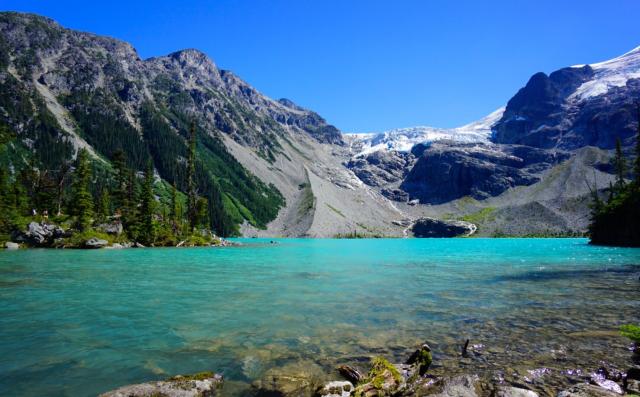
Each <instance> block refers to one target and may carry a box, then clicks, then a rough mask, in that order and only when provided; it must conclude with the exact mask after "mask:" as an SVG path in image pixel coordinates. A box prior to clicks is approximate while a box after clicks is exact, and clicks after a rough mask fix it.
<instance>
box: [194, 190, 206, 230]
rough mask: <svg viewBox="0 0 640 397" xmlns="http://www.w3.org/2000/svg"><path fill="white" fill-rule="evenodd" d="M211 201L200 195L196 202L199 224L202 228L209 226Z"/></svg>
mask: <svg viewBox="0 0 640 397" xmlns="http://www.w3.org/2000/svg"><path fill="white" fill-rule="evenodd" d="M208 207H209V203H208V201H207V199H206V198H204V197H198V202H197V204H196V211H197V214H198V215H197V221H196V223H197V226H198V227H200V228H207V227H208V226H209V208H208Z"/></svg>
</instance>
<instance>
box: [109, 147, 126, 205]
mask: <svg viewBox="0 0 640 397" xmlns="http://www.w3.org/2000/svg"><path fill="white" fill-rule="evenodd" d="M111 162H112V164H113V168H114V170H115V189H114V191H113V201H114V207H115V208H116V210H118V211H119V212H120V213H121V214H124V212H125V210H126V209H127V208H128V206H129V191H128V184H129V169H128V168H127V157H126V155H125V153H124V151H123V150H122V149H118V150H116V151H115V152H114V153H113V157H112V159H111Z"/></svg>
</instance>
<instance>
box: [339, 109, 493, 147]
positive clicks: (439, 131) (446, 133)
mask: <svg viewBox="0 0 640 397" xmlns="http://www.w3.org/2000/svg"><path fill="white" fill-rule="evenodd" d="M504 109H505V108H504V107H501V108H500V109H498V110H496V111H494V112H493V113H491V114H489V115H488V116H486V117H484V118H482V119H480V120H478V121H475V122H473V123H469V124H466V125H463V126H462V127H457V128H435V127H426V126H419V127H409V128H398V129H393V130H389V131H385V132H379V133H365V134H351V139H352V142H351V144H350V146H351V148H352V150H353V151H354V152H355V153H354V155H355V156H356V157H358V156H365V155H367V154H370V153H374V152H377V151H379V150H393V151H398V152H408V151H410V150H411V148H412V147H414V146H415V145H417V144H420V143H430V142H436V141H443V140H449V141H454V142H460V143H485V142H489V139H490V138H491V127H492V126H493V125H494V124H495V123H496V122H498V120H500V118H501V117H502V114H503V113H504Z"/></svg>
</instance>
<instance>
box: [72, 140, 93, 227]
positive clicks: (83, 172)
mask: <svg viewBox="0 0 640 397" xmlns="http://www.w3.org/2000/svg"><path fill="white" fill-rule="evenodd" d="M90 182H91V164H90V163H89V155H88V153H87V151H86V150H85V149H80V150H79V151H78V158H77V161H76V170H75V172H74V180H73V206H72V208H73V210H74V211H73V212H74V215H76V217H77V219H76V222H77V226H78V228H79V229H80V230H85V229H86V228H88V227H89V226H91V218H92V216H93V197H92V196H91V193H90V192H89V183H90Z"/></svg>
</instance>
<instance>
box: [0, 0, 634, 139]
mask: <svg viewBox="0 0 640 397" xmlns="http://www.w3.org/2000/svg"><path fill="white" fill-rule="evenodd" d="M0 7H1V8H3V9H4V10H16V11H29V12H35V13H38V14H43V15H46V16H49V17H51V18H54V19H56V20H58V21H59V22H60V23H61V24H63V25H65V26H67V27H70V28H74V29H80V30H85V31H91V32H95V33H98V34H102V35H108V36H112V37H116V38H119V39H122V40H125V41H128V42H130V43H132V44H133V46H134V47H135V48H137V49H138V51H139V53H140V55H141V56H142V57H143V58H147V57H151V56H157V55H163V54H167V53H170V52H172V51H176V50H178V49H183V48H198V49H200V50H202V51H204V52H205V53H207V54H209V55H210V56H211V58H213V59H214V61H215V62H216V63H217V64H218V66H219V67H221V68H223V69H230V70H232V71H234V72H235V73H236V74H238V75H239V76H240V77H242V78H243V79H244V80H246V81H247V82H249V83H250V84H252V85H253V86H255V87H256V88H257V89H258V90H260V91H262V92H263V93H265V94H267V95H269V96H271V97H274V98H281V97H286V98H289V99H292V100H293V101H295V102H297V103H299V104H300V105H302V106H305V107H308V108H310V109H313V110H315V111H317V112H318V113H320V114H321V115H322V116H323V117H325V118H326V119H327V120H328V121H329V122H330V123H333V124H335V125H336V126H337V127H338V128H340V129H342V130H343V131H347V132H354V131H360V132H364V131H380V130H385V129H390V128H396V127H408V126H414V125H433V126H438V127H454V126H457V125H461V124H465V123H467V122H470V121H473V120H476V119H478V118H480V117H482V116H484V115H486V114H488V113H489V112H491V111H493V110H494V109H496V108H498V107H499V106H501V105H503V104H505V103H506V102H507V100H508V99H509V98H510V97H511V96H512V95H513V94H514V93H515V92H516V91H517V89H518V88H520V87H521V86H522V85H524V84H525V83H526V81H527V79H528V78H529V77H530V76H531V75H532V74H533V73H535V72H538V71H543V72H547V73H549V72H551V71H553V70H556V69H558V68H560V67H563V66H569V65H572V64H577V63H593V62H597V61H601V60H605V59H609V58H612V57H615V56H617V55H620V54H622V53H624V52H627V51H628V50H631V49H632V48H634V47H636V46H639V45H640V1H638V0H615V1H607V0H602V1H592V0H581V1H568V0H567V1H562V0H554V1H548V0H536V1H534V0H532V1H519V0H504V1H480V0H478V1H453V0H449V1H446V0H442V1H427V0H424V1H418V0H417V1H391V0H389V1H374V0H367V1H364V0H363V1H358V0H318V1H305V0H298V1H293V0H292V1H284V0H270V1H260V0H255V1H243V0H228V1H227V0H219V1H162V0H155V1H150V0H143V1H135V0H129V1H120V0H112V1H104V2H91V1H65V0H56V1H51V0H19V1H13V0H2V2H0Z"/></svg>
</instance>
